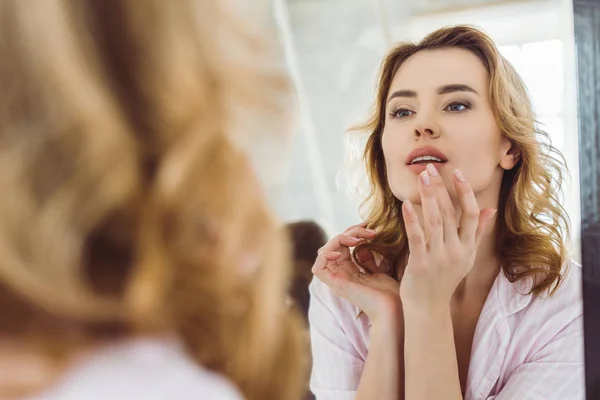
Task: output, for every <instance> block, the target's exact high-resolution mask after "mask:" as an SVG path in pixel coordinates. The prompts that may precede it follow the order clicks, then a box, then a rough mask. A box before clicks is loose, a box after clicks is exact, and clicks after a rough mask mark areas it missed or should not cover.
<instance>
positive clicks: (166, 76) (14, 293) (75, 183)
mask: <svg viewBox="0 0 600 400" xmlns="http://www.w3.org/2000/svg"><path fill="white" fill-rule="evenodd" d="M229 3H230V2H229V1H202V0H200V1H192V0H178V1H164V0H145V1H144V2H143V4H140V2H138V1H137V0H102V1H83V0H45V1H42V2H37V1H36V2H32V1H23V0H3V1H1V2H0V60H1V61H0V87H1V88H2V90H0V193H2V195H1V196H0V221H2V223H1V224H0V337H1V338H2V339H9V340H14V341H17V342H19V343H26V345H27V346H29V347H31V348H35V349H36V351H37V352H38V353H39V354H41V355H43V356H44V357H45V358H48V359H50V360H52V362H53V363H54V364H55V365H57V366H59V365H63V363H64V362H65V360H66V359H68V357H69V355H70V354H72V353H73V352H74V351H76V350H77V349H81V348H86V346H89V345H92V344H94V343H98V341H100V340H116V339H118V338H125V337H131V336H132V335H141V334H148V333H150V334H161V333H167V334H170V333H174V334H175V335H176V336H177V337H178V338H180V339H181V340H182V341H183V343H184V346H185V348H186V349H187V351H188V352H189V354H191V355H192V357H193V358H194V359H195V360H196V361H197V362H198V363H199V364H202V365H203V366H205V367H206V368H209V369H211V370H213V371H216V372H219V373H222V374H224V375H225V376H227V377H228V378H229V379H231V380H232V381H233V382H234V383H235V384H236V385H237V386H238V388H239V389H240V390H241V392H242V393H243V394H244V395H245V397H246V398H247V399H255V400H259V399H260V400H264V399H295V398H298V397H299V396H300V394H301V393H302V385H303V382H304V377H305V376H304V371H302V370H301V365H303V362H302V361H301V360H302V358H303V357H304V351H303V349H304V348H303V345H302V344H301V343H302V342H303V339H302V336H301V335H302V334H301V324H302V322H301V319H300V317H299V315H298V313H297V312H295V311H294V310H289V309H288V308H287V307H286V305H285V293H286V289H287V282H288V274H289V264H290V262H289V257H288V249H287V244H286V235H285V232H284V231H283V229H282V228H281V227H280V225H279V223H278V221H276V220H275V219H274V217H273V216H272V215H271V213H270V211H269V209H268V207H267V203H266V201H265V199H264V198H263V195H262V193H261V189H260V187H259V183H258V182H257V180H256V179H255V177H254V174H253V172H252V168H251V165H250V164H249V161H248V160H247V158H246V155H245V153H244V152H243V151H242V150H241V148H240V146H239V145H236V144H235V143H236V142H235V141H234V140H233V139H236V134H235V133H234V127H239V126H243V125H244V123H243V121H240V115H241V114H239V113H236V111H235V110H236V109H240V108H243V111H244V112H246V113H247V114H253V117H255V118H257V119H259V120H260V119H261V118H264V119H268V120H269V121H270V122H271V121H273V120H274V118H276V116H277V115H282V114H284V113H283V110H282V109H283V107H284V105H285V103H284V102H282V101H281V98H282V96H286V95H288V94H289V89H290V87H289V82H288V80H287V76H286V75H285V74H284V73H283V72H282V70H280V69H278V68H276V67H274V66H273V65H271V64H272V63H270V62H269V63H267V61H268V60H269V56H272V55H273V54H272V52H273V50H274V48H272V47H271V46H270V45H271V44H274V43H273V42H272V41H269V40H265V36H266V34H267V32H264V31H262V30H261V28H260V27H258V26H255V25H252V24H250V23H249V22H248V19H247V18H244V19H241V17H242V16H241V13H240V14H233V13H232V12H231V10H233V9H234V7H235V6H236V4H233V3H235V2H233V3H232V4H229ZM264 5H265V6H266V3H265V4H264ZM258 6H259V4H255V8H258ZM265 8H268V7H265ZM265 15H266V14H265ZM271 34H272V33H271ZM240 104H243V107H239V105H240ZM236 105H237V106H238V107H237V108H236V107H235V106H236ZM256 136H257V135H255V137H256Z"/></svg>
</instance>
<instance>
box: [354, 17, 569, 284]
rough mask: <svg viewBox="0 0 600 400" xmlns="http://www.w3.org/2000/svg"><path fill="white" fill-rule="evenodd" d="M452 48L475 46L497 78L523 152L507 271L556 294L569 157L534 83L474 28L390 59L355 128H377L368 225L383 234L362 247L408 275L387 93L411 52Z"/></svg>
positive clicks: (503, 227) (514, 180)
mask: <svg viewBox="0 0 600 400" xmlns="http://www.w3.org/2000/svg"><path fill="white" fill-rule="evenodd" d="M449 47H454V48H460V49H465V50H468V51H470V52H472V53H473V54H475V55H476V56H477V57H478V58H479V60H480V61H481V62H482V64H483V65H484V67H485V68H486V70H487V72H488V73H489V77H490V99H489V100H490V103H491V107H492V110H493V113H494V116H495V119H496V123H497V124H498V127H499V128H500V131H501V133H502V135H505V137H506V138H508V139H509V140H510V141H511V143H512V144H513V145H514V146H516V147H517V148H518V150H519V152H520V160H519V162H518V163H517V165H516V166H515V167H514V168H513V169H511V170H510V171H505V173H504V177H503V179H502V184H501V189H500V201H499V208H498V229H497V233H496V244H497V248H498V250H499V253H500V254H499V256H500V260H501V263H502V269H503V271H504V273H505V275H506V277H507V278H508V279H509V280H510V281H511V282H516V281H519V280H522V279H524V278H528V277H530V278H532V286H531V292H532V293H533V294H535V295H539V294H541V293H543V292H544V291H548V292H549V293H550V294H551V293H553V291H554V290H555V289H556V288H557V287H558V285H559V284H560V282H561V279H562V275H561V270H562V267H563V265H564V264H565V260H566V259H567V258H568V251H567V248H568V238H569V220H568V216H567V214H566V211H565V209H564V208H563V206H562V205H561V202H560V197H559V196H560V193H561V185H562V182H563V173H564V172H565V171H566V166H565V162H564V158H563V156H562V154H561V153H560V152H559V151H558V150H557V149H556V148H554V147H553V146H552V145H551V143H550V140H549V137H548V134H547V133H545V132H544V131H542V130H540V129H539V128H538V124H537V123H536V120H535V116H534V113H533V108H532V104H531V100H530V98H529V96H528V93H527V90H526V87H525V85H524V84H523V81H522V80H521V78H520V77H519V75H518V74H517V72H516V71H515V69H514V68H513V67H512V65H511V64H510V63H509V62H508V61H507V60H506V59H505V58H504V57H503V56H502V55H501V54H500V52H499V51H498V49H497V48H496V46H495V44H494V42H493V41H492V40H491V39H490V38H489V37H488V36H486V35H485V34H484V33H483V32H481V31H479V30H477V29H476V28H473V27H470V26H453V27H446V28H442V29H439V30H437V31H435V32H433V33H431V34H429V35H428V36H426V37H425V38H424V39H423V40H422V41H420V42H419V43H401V44H399V45H397V46H396V47H394V48H393V49H392V50H391V51H390V52H389V53H388V54H387V56H386V57H385V58H384V60H383V63H382V66H381V70H380V73H379V79H378V82H379V83H378V89H377V100H376V104H375V107H374V110H373V112H372V114H371V116H370V118H369V120H368V121H367V122H366V123H365V124H364V125H362V126H359V127H357V128H356V129H353V130H352V131H351V132H359V131H367V132H368V133H369V137H368V140H367V143H366V147H365V150H364V155H363V160H364V164H365V167H366V170H367V178H368V181H369V192H368V196H367V198H366V200H365V202H364V203H363V207H364V208H363V209H366V210H367V213H368V214H367V216H366V221H367V222H368V226H369V227H371V228H374V229H376V230H378V231H379V232H380V233H379V235H378V237H377V238H376V239H375V240H374V241H372V242H371V243H365V244H363V245H361V246H357V247H356V249H355V252H357V251H360V250H361V249H363V248H366V249H370V250H372V251H375V252H376V253H378V254H381V255H383V256H384V259H385V260H386V261H387V262H385V263H383V264H382V265H383V266H384V270H385V271H386V272H387V273H389V274H390V276H392V277H394V278H396V279H400V278H401V275H402V273H403V269H404V267H405V266H406V261H407V258H408V253H409V250H408V242H407V238H406V230H405V227H404V223H403V219H402V212H401V210H402V209H401V207H402V202H401V201H400V200H398V199H397V198H396V197H395V196H394V195H393V193H392V191H391V189H390V187H389V185H388V180H387V172H386V165H385V160H384V156H383V149H382V145H381V136H382V132H383V128H384V124H385V105H386V98H387V96H388V93H389V90H390V86H391V83H392V80H393V78H394V75H395V74H396V72H397V71H398V69H399V68H400V67H401V66H402V64H403V63H404V62H405V61H406V60H407V59H408V58H409V57H410V56H412V55H413V54H415V53H417V52H419V51H423V50H431V49H439V48H449ZM363 267H365V266H363Z"/></svg>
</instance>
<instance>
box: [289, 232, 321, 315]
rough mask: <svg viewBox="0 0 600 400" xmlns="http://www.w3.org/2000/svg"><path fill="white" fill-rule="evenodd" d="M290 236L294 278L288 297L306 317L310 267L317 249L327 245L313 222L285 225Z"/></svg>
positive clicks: (311, 275)
mask: <svg viewBox="0 0 600 400" xmlns="http://www.w3.org/2000/svg"><path fill="white" fill-rule="evenodd" d="M286 228H287V231H288V233H289V235H290V238H291V242H292V248H293V256H294V264H295V267H294V278H293V280H292V286H291V290H290V292H291V293H290V295H291V296H292V298H293V299H294V301H295V302H296V303H297V304H298V306H299V307H300V309H301V310H302V312H303V313H304V315H305V316H306V315H308V304H309V292H308V286H309V285H310V281H311V280H312V277H313V274H312V272H311V268H312V265H313V264H314V263H315V261H316V259H317V256H318V255H319V254H318V253H319V249H320V248H321V247H323V246H325V244H326V243H327V235H326V234H325V231H324V230H323V228H321V227H320V226H319V224H317V223H316V222H313V221H298V222H292V223H289V224H287V225H286Z"/></svg>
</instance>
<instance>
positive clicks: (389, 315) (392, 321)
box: [368, 296, 403, 328]
mask: <svg viewBox="0 0 600 400" xmlns="http://www.w3.org/2000/svg"><path fill="white" fill-rule="evenodd" d="M368 317H369V319H370V320H371V323H372V324H373V325H377V326H383V327H386V328H395V327H397V326H399V325H400V324H401V322H402V320H403V315H402V303H401V301H400V297H399V296H398V298H397V299H389V300H387V301H385V302H382V303H381V304H380V305H379V306H378V307H377V311H376V312H373V313H372V315H368Z"/></svg>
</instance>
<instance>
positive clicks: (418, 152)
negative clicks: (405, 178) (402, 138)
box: [406, 146, 448, 165]
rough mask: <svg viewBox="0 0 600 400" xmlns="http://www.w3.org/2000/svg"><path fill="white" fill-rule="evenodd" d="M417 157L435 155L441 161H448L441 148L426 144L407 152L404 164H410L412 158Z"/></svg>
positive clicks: (433, 161) (434, 161)
mask: <svg viewBox="0 0 600 400" xmlns="http://www.w3.org/2000/svg"><path fill="white" fill-rule="evenodd" d="M418 157H435V158H438V159H439V160H441V162H442V163H445V162H447V161H448V157H447V156H446V155H445V154H444V153H443V152H442V151H441V150H438V149H436V148H435V147H431V146H427V147H420V148H418V149H414V150H413V151H411V152H410V153H408V155H407V156H406V165H411V164H412V162H413V160H415V159H416V158H418ZM431 162H432V163H436V162H438V163H439V161H437V160H432V161H431Z"/></svg>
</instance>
